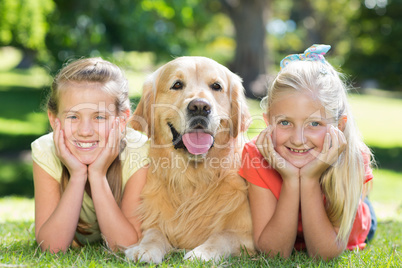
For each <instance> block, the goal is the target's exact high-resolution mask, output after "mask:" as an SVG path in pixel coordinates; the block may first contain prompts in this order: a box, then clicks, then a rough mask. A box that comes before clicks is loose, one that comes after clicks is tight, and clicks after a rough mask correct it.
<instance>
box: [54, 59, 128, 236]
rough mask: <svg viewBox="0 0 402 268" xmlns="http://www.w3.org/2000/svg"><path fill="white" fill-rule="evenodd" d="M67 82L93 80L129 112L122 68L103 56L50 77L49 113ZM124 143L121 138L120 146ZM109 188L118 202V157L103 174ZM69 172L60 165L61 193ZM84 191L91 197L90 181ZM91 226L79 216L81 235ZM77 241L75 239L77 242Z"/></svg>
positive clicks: (120, 108)
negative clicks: (61, 168) (51, 79)
mask: <svg viewBox="0 0 402 268" xmlns="http://www.w3.org/2000/svg"><path fill="white" fill-rule="evenodd" d="M69 82H94V83H100V84H102V85H103V86H102V87H100V88H101V90H103V91H104V92H106V93H108V94H110V95H111V96H113V97H115V99H116V101H115V107H116V109H117V111H116V112H117V113H118V114H121V113H125V112H126V111H130V106H131V105H130V100H129V97H128V82H127V79H126V78H125V76H124V74H123V72H122V70H121V69H120V68H119V67H117V66H116V65H114V64H112V63H110V62H108V61H105V60H103V59H102V58H86V59H80V60H76V61H73V62H71V63H69V64H67V65H66V66H65V67H64V68H62V69H61V70H60V72H59V73H58V74H57V75H56V77H55V78H54V80H53V83H52V87H51V92H50V95H49V99H48V102H47V109H48V111H50V112H51V113H53V114H55V115H57V114H58V110H59V102H60V101H61V100H60V98H59V95H60V90H63V86H64V85H65V84H66V83H69ZM124 146H125V143H124V141H123V142H122V147H124ZM121 149H123V148H121ZM106 177H107V180H108V183H109V186H110V189H111V191H112V193H113V196H114V199H115V200H116V202H117V203H118V204H120V202H121V198H122V183H123V182H122V172H121V163H120V160H119V158H118V157H117V158H116V159H115V160H114V162H113V163H112V164H111V165H110V167H109V169H108V171H107V174H106ZM69 179H70V174H69V172H68V170H67V168H66V167H65V166H64V165H63V171H62V176H61V180H60V189H61V192H62V193H63V192H64V190H65V188H66V187H67V184H68V181H69ZM85 191H86V192H87V194H88V195H89V196H90V197H91V191H90V187H89V184H88V182H87V185H86V186H85ZM89 227H90V226H89V225H88V224H87V223H85V222H84V221H83V220H82V219H80V221H79V224H78V226H77V231H78V232H79V233H81V234H89V233H90V232H88V228H89ZM77 242H78V241H77Z"/></svg>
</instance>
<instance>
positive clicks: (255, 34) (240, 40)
mask: <svg viewBox="0 0 402 268" xmlns="http://www.w3.org/2000/svg"><path fill="white" fill-rule="evenodd" d="M221 3H222V6H223V8H224V10H225V11H226V12H227V13H228V15H229V17H230V18H231V20H232V22H233V25H234V27H235V30H236V52H235V57H234V60H233V62H232V64H231V69H232V70H233V71H234V72H237V73H238V74H239V75H240V76H241V77H242V78H243V82H244V83H243V84H244V87H245V89H246V96H247V97H249V98H256V97H259V96H261V95H264V94H265V85H264V83H262V84H261V83H257V81H258V80H259V79H260V76H261V75H264V76H265V74H266V65H265V64H266V57H265V54H266V53H265V50H266V47H265V38H266V28H265V25H266V10H267V8H268V3H269V1H268V0H237V1H231V0H221ZM261 87H262V88H261Z"/></svg>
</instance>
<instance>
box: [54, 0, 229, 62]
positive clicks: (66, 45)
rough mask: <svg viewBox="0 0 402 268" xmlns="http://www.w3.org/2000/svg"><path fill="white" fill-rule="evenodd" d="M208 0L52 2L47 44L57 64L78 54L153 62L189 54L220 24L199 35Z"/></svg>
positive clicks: (207, 17) (210, 13)
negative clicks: (151, 55) (142, 54)
mask: <svg viewBox="0 0 402 268" xmlns="http://www.w3.org/2000/svg"><path fill="white" fill-rule="evenodd" d="M211 2H214V1H211V0H210V1H201V0H192V1H188V0H166V1H162V0H141V1H118V2H116V1H113V0H102V1H98V0H89V1H80V0H71V1H63V0H55V4H56V10H55V12H54V13H53V16H52V17H51V18H50V23H51V24H52V27H51V28H50V31H49V34H48V36H47V39H46V40H47V42H46V44H47V46H48V48H49V49H50V51H51V52H52V55H53V57H54V59H55V60H56V61H57V62H58V64H57V65H60V62H64V61H65V60H66V59H70V58H72V57H81V56H97V55H104V56H105V55H108V54H109V55H110V53H111V52H112V51H120V50H124V51H133V50H135V51H153V52H155V54H156V56H157V58H156V60H161V59H165V60H166V59H171V57H174V56H181V55H189V54H190V53H189V49H190V48H194V47H199V46H203V45H205V44H207V43H208V42H212V41H213V40H214V39H215V38H216V36H217V35H218V32H219V34H221V33H222V31H218V30H219V29H221V28H220V25H219V24H218V25H216V26H218V27H217V28H216V30H215V33H212V34H210V35H208V36H207V37H205V36H204V35H203V33H204V28H205V27H206V26H207V25H208V24H209V23H210V22H211V17H212V20H213V17H214V16H213V13H214V12H216V8H215V7H214V5H213V4H210V3H211Z"/></svg>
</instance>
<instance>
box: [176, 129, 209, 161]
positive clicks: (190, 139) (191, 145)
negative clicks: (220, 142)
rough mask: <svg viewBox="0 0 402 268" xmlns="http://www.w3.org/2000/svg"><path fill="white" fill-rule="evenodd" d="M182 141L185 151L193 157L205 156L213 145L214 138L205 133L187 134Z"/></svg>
mask: <svg viewBox="0 0 402 268" xmlns="http://www.w3.org/2000/svg"><path fill="white" fill-rule="evenodd" d="M182 139H183V143H184V145H186V148H187V150H188V151H189V152H190V153H191V154H194V155H198V154H205V153H206V152H208V150H209V148H211V146H212V144H213V143H214V138H213V137H212V136H211V135H210V134H208V133H205V132H189V133H186V134H184V135H183V137H182Z"/></svg>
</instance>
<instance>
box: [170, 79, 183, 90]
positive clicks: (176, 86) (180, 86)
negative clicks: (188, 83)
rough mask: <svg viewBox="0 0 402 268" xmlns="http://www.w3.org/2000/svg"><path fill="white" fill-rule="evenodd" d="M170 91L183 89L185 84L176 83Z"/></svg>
mask: <svg viewBox="0 0 402 268" xmlns="http://www.w3.org/2000/svg"><path fill="white" fill-rule="evenodd" d="M170 89H173V90H180V89H183V82H181V81H176V82H174V84H173V86H172V87H171V88H170Z"/></svg>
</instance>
